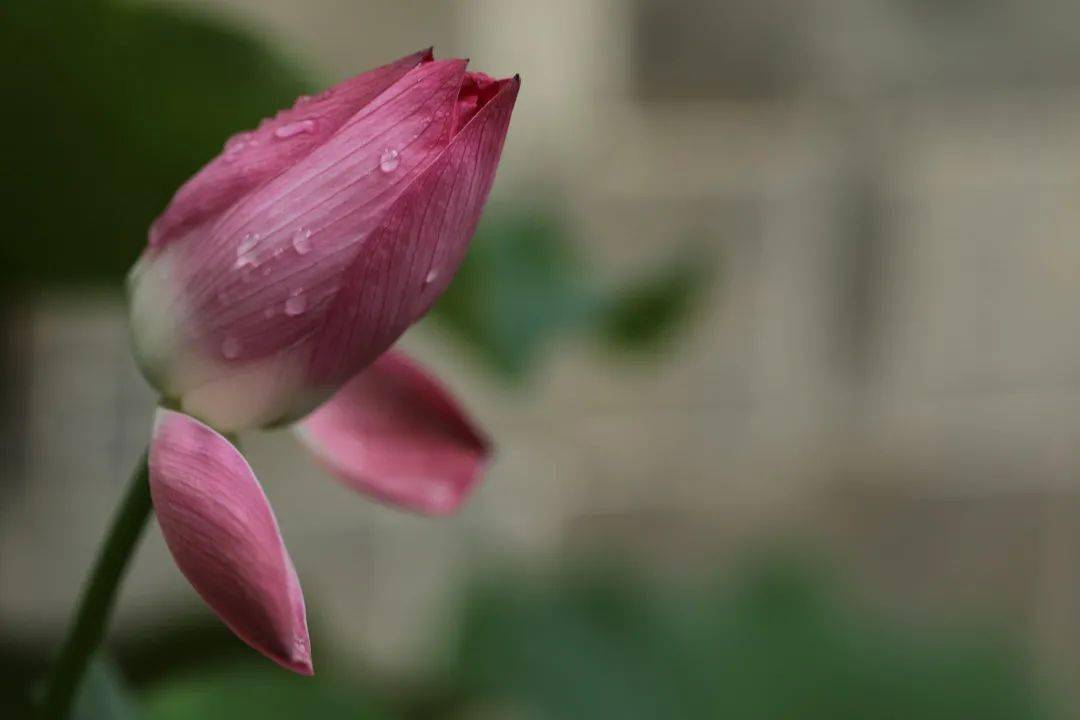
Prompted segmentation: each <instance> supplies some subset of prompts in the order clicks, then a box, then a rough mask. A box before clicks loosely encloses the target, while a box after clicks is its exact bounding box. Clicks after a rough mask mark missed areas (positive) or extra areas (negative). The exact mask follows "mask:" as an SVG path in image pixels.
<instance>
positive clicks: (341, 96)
mask: <svg viewBox="0 0 1080 720" xmlns="http://www.w3.org/2000/svg"><path fill="white" fill-rule="evenodd" d="M431 59H432V55H431V49H430V48H429V49H428V50H422V51H420V52H416V53H413V54H412V55H407V56H405V57H403V58H401V59H399V60H395V61H394V62H392V63H389V64H387V65H383V66H382V67H379V68H376V69H374V70H370V71H368V72H366V73H362V74H360V75H357V76H356V77H353V78H350V79H348V80H346V81H345V82H343V83H340V84H339V85H336V86H334V87H332V88H330V89H329V90H327V91H325V92H323V93H320V94H319V95H318V96H316V97H314V98H308V97H301V98H300V99H298V100H297V101H296V104H295V105H293V107H291V108H289V109H286V110H282V111H281V112H279V113H278V114H277V115H275V116H274V117H272V118H267V119H266V120H264V121H263V122H262V124H260V125H259V127H258V128H256V129H255V130H252V131H250V132H242V133H238V134H236V135H234V136H233V137H231V138H229V140H228V141H227V142H226V143H225V148H224V150H223V151H222V153H221V154H220V155H218V156H217V157H216V158H214V159H213V160H212V161H210V163H208V164H207V165H206V166H205V167H203V169H202V170H200V171H199V172H198V173H196V174H195V175H194V176H192V178H191V179H190V180H188V181H187V182H186V183H184V185H183V186H182V187H181V188H180V190H179V191H177V193H176V195H175V197H173V199H172V202H170V203H169V207H168V208H167V209H166V210H165V213H164V214H162V216H161V217H159V218H158V219H157V220H156V221H155V222H154V224H153V226H152V227H151V228H150V244H151V245H153V246H157V245H161V244H163V243H166V242H170V241H172V240H175V239H176V238H178V237H182V236H183V235H184V234H185V233H186V232H187V231H189V230H191V229H192V228H195V227H198V226H201V225H204V224H205V223H207V222H208V221H212V220H213V219H215V218H216V216H217V215H219V214H220V213H222V212H224V211H225V210H227V209H228V208H229V207H231V206H232V205H233V204H235V203H236V202H237V201H239V200H240V198H242V197H243V196H245V195H247V194H248V193H249V192H251V191H252V190H254V189H255V188H257V187H258V186H260V185H262V184H263V183H264V182H266V181H267V180H269V179H270V178H272V177H274V176H276V175H278V174H279V173H280V172H282V171H283V170H285V169H287V168H288V167H290V166H292V165H293V164H295V163H296V162H297V161H298V160H300V159H301V158H303V157H304V156H306V155H307V154H308V153H310V152H311V150H312V149H313V148H315V147H317V146H318V145H321V144H322V143H324V142H325V141H326V139H327V138H329V137H330V136H331V135H333V134H334V133H335V132H337V130H338V128H340V127H341V126H342V125H343V124H344V123H345V121H346V120H348V119H349V118H350V117H352V116H353V115H355V114H356V112H357V111H358V110H360V109H361V108H362V107H363V106H365V105H367V104H368V103H369V102H371V101H372V100H374V99H375V98H376V97H377V96H378V95H379V94H380V93H381V92H383V91H384V90H386V88H388V87H390V86H391V85H393V84H394V83H395V82H396V81H397V80H399V79H401V78H402V77H403V76H404V75H405V74H406V73H408V72H409V71H410V70H412V69H413V68H414V67H416V66H417V65H419V64H421V63H424V62H429V61H430V60H431Z"/></svg>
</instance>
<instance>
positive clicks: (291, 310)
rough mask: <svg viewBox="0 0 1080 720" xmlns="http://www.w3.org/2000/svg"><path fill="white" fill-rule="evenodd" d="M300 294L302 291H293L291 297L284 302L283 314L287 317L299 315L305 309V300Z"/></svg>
mask: <svg viewBox="0 0 1080 720" xmlns="http://www.w3.org/2000/svg"><path fill="white" fill-rule="evenodd" d="M302 292H303V291H302V290H294V291H293V294H292V296H291V297H290V298H289V299H288V300H286V301H285V314H286V315H288V316H289V317H296V316H297V315H301V314H303V312H304V310H306V309H307V300H305V299H304V296H303V295H301V293H302Z"/></svg>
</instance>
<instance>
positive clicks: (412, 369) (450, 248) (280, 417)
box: [128, 50, 520, 674]
mask: <svg viewBox="0 0 1080 720" xmlns="http://www.w3.org/2000/svg"><path fill="white" fill-rule="evenodd" d="M466 64H467V63H466V61H464V60H440V61H436V60H435V59H434V58H433V56H432V54H431V51H430V50H428V51H424V52H420V53H415V54H413V55H410V56H408V57H404V58H402V59H400V60H397V61H395V62H392V63H390V64H388V65H384V66H383V67H380V68H377V69H375V70H372V71H370V72H367V73H364V74H362V75H359V76H357V77H354V78H352V79H350V80H346V81H345V82H343V83H341V84H340V85H337V86H336V87H333V88H331V89H329V90H327V91H325V92H323V93H322V94H320V95H317V96H315V97H301V98H300V99H298V100H297V101H296V104H295V105H294V106H293V107H292V108H290V109H287V110H284V111H282V112H279V113H278V114H277V115H276V116H274V117H273V118H268V119H266V120H264V121H263V122H262V123H261V124H260V125H259V127H258V128H256V129H255V130H253V131H251V132H244V133H240V134H239V135H235V136H233V137H232V138H230V139H229V141H228V142H227V143H225V148H224V150H223V151H222V153H221V154H220V155H219V156H218V157H216V158H215V159H214V160H212V161H211V162H210V163H209V164H207V165H206V166H205V167H203V168H202V170H200V171H199V172H198V173H196V174H195V176H194V177H192V178H191V179H190V180H189V181H188V182H187V183H185V184H184V185H183V186H182V187H181V188H180V190H179V191H178V192H177V193H176V195H175V196H174V197H173V199H172V202H171V203H170V204H169V206H168V207H167V208H166V210H165V212H164V214H162V216H161V217H160V218H158V219H157V221H155V222H154V224H153V226H152V227H151V229H150V237H149V244H148V246H147V248H146V250H145V251H144V253H143V255H142V257H141V258H140V259H139V261H138V262H137V263H136V265H135V267H134V268H133V269H132V272H131V275H130V277H129V280H128V288H129V295H130V304H131V329H132V337H133V343H134V346H135V352H136V356H137V359H138V362H139V365H140V368H141V369H142V371H143V373H144V374H145V375H146V377H147V379H148V380H149V381H150V383H151V384H152V385H154V387H155V388H156V389H157V390H159V391H160V392H161V394H162V397H163V403H162V405H163V407H162V409H160V410H159V411H158V416H157V420H156V422H155V427H154V434H153V439H152V441H151V447H150V460H149V465H150V490H151V494H152V497H153V502H154V508H155V510H156V513H157V517H158V520H159V523H160V525H161V529H162V533H163V534H164V536H165V540H166V543H167V545H168V547H169V550H170V551H171V553H172V555H173V557H174V558H175V560H176V563H177V565H178V566H179V568H180V570H181V571H182V572H183V573H184V575H185V576H186V577H187V579H188V580H189V581H190V582H191V583H192V585H193V586H194V587H195V589H196V591H198V593H199V594H200V595H201V596H202V597H203V599H204V600H205V601H206V602H207V604H208V605H209V606H210V607H211V608H212V609H213V610H214V611H215V612H216V613H217V614H218V616H219V617H220V618H221V619H222V620H223V621H224V622H225V623H226V625H228V626H229V627H230V628H231V629H232V630H233V631H234V632H235V633H236V634H237V635H238V636H239V637H240V638H241V639H243V640H244V641H246V642H247V643H248V644H249V645H251V646H252V647H254V648H256V649H257V650H259V651H260V652H262V653H263V654H265V655H266V656H268V657H269V658H271V659H272V660H274V661H276V662H278V663H279V664H281V665H283V666H285V667H287V668H290V669H292V670H295V671H297V672H300V673H305V674H310V673H311V671H312V666H311V655H310V649H309V642H308V634H307V625H306V619H305V611H304V600H303V595H302V593H301V590H300V584H299V580H298V579H297V574H296V570H295V569H294V567H293V563H292V561H291V559H290V558H289V555H288V553H287V551H286V550H285V546H284V543H283V541H282V539H281V533H280V531H279V529H278V525H277V522H276V520H275V518H274V514H273V511H272V510H271V509H270V506H269V504H268V503H267V500H266V497H265V496H264V494H263V492H262V489H261V488H260V486H259V483H258V481H257V480H256V478H255V475H254V473H253V472H252V470H251V467H250V466H249V465H248V464H247V462H246V461H245V460H244V457H243V455H241V453H240V452H239V450H237V448H236V447H235V446H234V445H233V444H232V442H230V440H229V439H228V438H227V434H228V433H235V432H238V431H241V430H247V429H251V428H259V427H268V426H279V425H282V424H288V423H294V422H296V423H297V425H296V428H297V431H298V434H299V436H300V437H301V439H302V440H303V442H304V444H305V445H306V446H307V447H308V448H309V449H310V450H311V451H312V453H313V454H314V455H315V457H316V458H317V459H318V460H319V462H320V463H321V464H322V465H323V466H324V467H325V468H326V469H327V470H329V471H330V473H332V474H333V475H335V476H336V477H338V478H339V479H341V480H342V481H343V482H344V483H345V484H346V485H348V486H349V487H352V488H355V489H356V490H359V491H360V492H362V493H365V494H367V495H369V496H371V497H374V498H376V499H378V500H381V501H384V502H388V503H391V504H396V505H399V506H402V507H404V508H407V509H411V510H415V511H419V512H423V513H428V514H434V515H441V514H447V513H450V512H452V511H453V510H454V509H456V508H457V507H458V506H459V505H460V503H461V502H462V501H463V500H464V498H465V497H466V496H467V494H468V493H469V490H470V489H471V487H472V486H473V485H474V483H475V482H476V480H477V478H478V476H479V475H480V473H481V471H482V469H483V467H484V465H485V462H486V460H487V457H488V455H489V443H488V441H487V439H486V437H485V436H484V434H483V433H482V432H480V431H479V430H478V429H477V428H476V426H475V424H474V423H473V422H472V421H471V420H470V419H469V417H468V416H467V415H466V413H465V412H464V410H462V408H461V407H460V406H459V405H458V403H457V402H456V401H455V400H454V399H453V398H452V397H451V395H450V394H449V392H448V391H447V390H446V389H445V388H444V387H443V386H442V385H441V384H439V383H438V382H437V381H436V380H434V379H433V378H432V377H431V376H430V375H429V373H428V372H427V371H425V370H424V369H423V368H422V367H421V366H419V365H418V364H416V363H414V362H413V361H411V360H409V359H407V358H406V357H405V356H404V355H402V354H401V353H399V352H397V351H394V350H390V347H391V346H392V345H393V343H394V342H395V341H396V340H397V339H398V338H399V337H400V336H401V334H402V333H403V332H404V331H405V329H406V328H408V327H409V325H411V324H412V323H413V322H415V321H416V320H417V319H419V318H420V317H421V316H422V315H423V314H424V313H425V312H426V311H427V310H428V308H430V307H431V305H432V303H433V302H434V301H435V299H436V298H438V297H439V295H440V294H441V293H442V292H443V291H444V290H445V289H446V287H447V285H448V283H449V282H450V279H451V278H452V277H453V275H454V273H455V272H456V271H457V268H458V265H459V264H460V263H461V260H462V257H463V256H464V253H465V250H466V247H467V245H468V242H469V240H470V238H471V237H472V235H473V233H474V232H475V229H476V224H477V222H478V220H479V217H480V212H481V210H482V208H483V205H484V202H485V200H486V198H487V195H488V192H489V190H490V189H491V185H492V182H493V180H494V176H495V170H496V167H497V165H498V161H499V156H500V154H501V151H502V146H503V141H504V139H505V137H506V131H507V127H508V124H509V121H510V114H511V111H512V110H513V107H514V101H515V99H516V97H517V92H518V87H519V85H520V82H519V79H518V78H517V77H516V76H515V77H513V78H509V79H504V80H495V79H493V78H491V77H489V76H487V75H484V74H483V73H478V72H469V71H467V70H466Z"/></svg>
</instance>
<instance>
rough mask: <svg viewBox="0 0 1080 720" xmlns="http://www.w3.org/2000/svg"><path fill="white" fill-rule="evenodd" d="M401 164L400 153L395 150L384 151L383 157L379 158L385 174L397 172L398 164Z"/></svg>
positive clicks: (387, 149)
mask: <svg viewBox="0 0 1080 720" xmlns="http://www.w3.org/2000/svg"><path fill="white" fill-rule="evenodd" d="M400 162H401V156H400V153H398V151H397V150H394V149H393V148H386V149H385V150H383V153H382V155H381V156H380V157H379V169H381V170H382V171H383V172H384V173H391V172H394V171H395V170H397V166H398V164H399V163H400Z"/></svg>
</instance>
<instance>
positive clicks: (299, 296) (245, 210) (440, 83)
mask: <svg viewBox="0 0 1080 720" xmlns="http://www.w3.org/2000/svg"><path fill="white" fill-rule="evenodd" d="M464 74H465V61H463V60H440V61H433V62H430V63H425V64H423V65H421V66H419V67H417V68H416V69H414V70H413V71H412V72H410V73H409V74H408V75H407V76H405V77H404V78H402V79H400V80H399V81H398V82H397V83H395V84H394V85H392V86H391V87H390V88H389V89H388V90H386V91H385V92H384V93H382V94H381V95H380V96H379V97H378V98H376V99H375V100H374V101H372V102H371V103H369V104H368V105H367V106H365V107H364V108H363V109H362V110H360V112H359V113H357V114H356V115H355V116H354V117H352V118H350V119H349V121H348V122H346V123H345V125H343V126H342V127H341V128H340V129H339V130H338V132H337V133H336V134H335V135H334V136H333V137H331V138H330V139H329V140H327V141H326V142H325V143H324V144H322V145H320V146H319V147H317V148H315V149H314V150H313V151H312V152H311V153H310V154H308V155H307V156H306V157H305V158H303V159H302V160H301V161H300V162H298V163H296V164H295V165H293V166H292V167H290V168H289V169H288V170H287V171H285V172H284V173H282V174H280V175H278V176H277V177H275V178H274V179H273V180H271V181H269V182H268V183H266V184H265V185H263V186H262V187H260V188H259V189H258V190H256V191H255V192H253V193H252V194H250V195H248V196H247V197H245V198H244V199H243V200H241V201H240V202H239V203H238V204H237V205H235V206H234V207H233V208H232V209H231V210H230V211H229V212H228V214H227V215H226V216H225V217H224V218H222V220H221V221H219V222H218V223H217V224H216V225H215V227H214V229H213V230H212V231H211V232H210V234H209V236H208V237H207V238H206V239H205V240H203V241H201V242H200V243H199V244H198V247H197V248H195V247H193V248H192V251H191V252H189V253H185V256H184V258H183V260H184V262H183V268H182V274H183V276H184V278H178V279H177V281H178V282H179V283H180V284H181V285H182V286H183V288H184V291H183V292H184V297H185V302H186V304H187V305H188V306H189V309H190V313H191V315H192V322H191V327H192V330H193V331H194V332H195V333H196V334H197V336H198V337H199V338H201V341H202V342H204V344H205V345H206V347H207V348H208V349H209V350H210V351H211V352H215V353H216V352H217V351H218V349H219V348H220V346H221V344H222V343H223V342H225V340H226V339H228V338H233V339H234V340H235V341H236V347H237V348H238V350H237V352H235V353H230V355H231V357H230V358H229V360H230V361H232V362H233V363H234V364H235V363H243V362H246V361H250V360H254V359H258V358H262V357H266V356H268V355H274V354H276V353H278V352H279V351H280V350H281V349H282V348H285V347H289V346H291V345H293V344H294V343H297V342H301V341H303V340H304V339H306V338H309V337H311V336H312V335H313V334H314V333H315V332H316V330H317V329H318V327H319V326H320V325H321V323H322V316H323V315H324V314H325V312H326V310H327V309H328V307H329V305H330V303H331V302H332V300H333V298H334V296H335V295H336V293H337V290H338V287H339V283H340V281H341V278H342V275H343V273H344V272H345V270H346V268H347V267H348V265H349V262H350V260H351V259H352V258H354V257H356V256H357V254H364V252H363V250H364V245H365V239H366V238H367V237H369V236H370V235H371V234H372V232H373V231H375V230H376V228H378V227H379V224H380V222H381V221H382V220H383V218H384V217H385V216H386V214H387V212H388V210H389V208H390V207H392V206H393V204H394V202H395V200H396V199H397V198H398V197H399V196H400V195H401V194H402V192H404V191H405V189H406V188H408V187H409V186H410V182H411V181H412V180H413V179H414V178H415V177H417V176H418V174H419V173H420V171H421V170H422V168H424V167H426V166H427V165H428V164H430V162H431V161H432V160H433V159H435V158H436V157H438V155H439V154H440V153H441V152H442V151H443V149H444V148H445V147H446V144H447V135H448V132H449V127H450V116H451V114H452V113H451V109H452V108H453V105H454V102H455V99H456V97H457V94H458V89H459V88H460V86H461V83H462V78H463V77H464ZM389 150H393V151H394V152H396V153H397V155H396V156H395V163H396V164H395V165H394V166H393V169H392V171H390V172H385V171H383V170H382V157H383V155H384V154H385V153H387V152H388V151H389ZM387 167H390V166H389V165H387ZM247 238H257V239H258V240H257V244H255V245H253V246H252V247H251V248H250V249H249V250H246V251H244V250H243V248H244V247H245V244H246V243H249V242H250V241H249V240H247ZM298 238H299V239H300V242H298ZM350 375H351V373H350ZM344 379H345V378H343V379H342V381H344Z"/></svg>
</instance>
